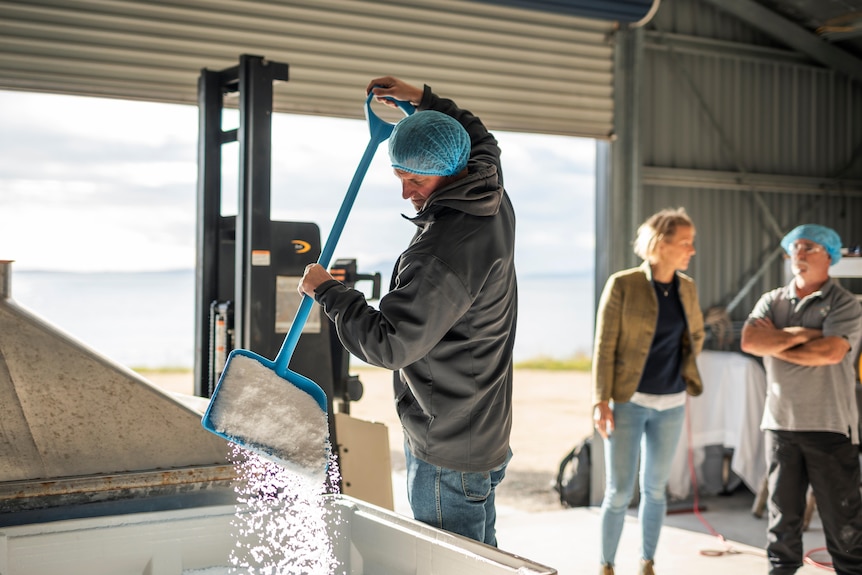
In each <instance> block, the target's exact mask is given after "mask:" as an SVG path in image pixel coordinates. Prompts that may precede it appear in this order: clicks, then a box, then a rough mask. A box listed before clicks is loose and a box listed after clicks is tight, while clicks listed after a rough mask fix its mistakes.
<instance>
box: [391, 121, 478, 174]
mask: <svg viewBox="0 0 862 575" xmlns="http://www.w3.org/2000/svg"><path fill="white" fill-rule="evenodd" d="M469 157H470V136H469V134H467V130H465V129H464V126H462V125H461V124H460V123H459V122H458V121H457V120H456V119H455V118H453V117H451V116H448V115H446V114H444V113H443V112H438V111H436V110H423V111H421V112H416V113H415V114H412V115H410V116H407V117H406V118H403V119H402V120H401V121H400V122H398V124H396V125H395V129H394V130H393V131H392V136H390V138H389V158H390V160H391V161H392V167H393V168H397V169H399V170H404V171H405V172H411V173H413V174H420V175H423V176H453V175H455V174H457V173H458V172H460V171H461V170H463V169H464V167H465V166H466V165H467V160H468V159H469Z"/></svg>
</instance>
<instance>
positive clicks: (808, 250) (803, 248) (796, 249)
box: [787, 243, 823, 255]
mask: <svg viewBox="0 0 862 575" xmlns="http://www.w3.org/2000/svg"><path fill="white" fill-rule="evenodd" d="M822 251H823V246H821V245H819V244H798V243H797V244H790V245H789V246H787V253H789V254H791V255H796V254H805V255H809V254H816V253H819V252H822Z"/></svg>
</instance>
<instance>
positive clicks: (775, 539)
mask: <svg viewBox="0 0 862 575" xmlns="http://www.w3.org/2000/svg"><path fill="white" fill-rule="evenodd" d="M766 453H767V459H768V466H769V503H768V506H767V508H768V510H769V531H768V532H767V537H766V552H767V554H768V556H769V573H770V574H771V575H790V574H791V573H795V572H796V570H797V569H799V568H800V567H801V566H802V560H803V554H802V519H803V515H804V513H805V496H806V492H807V491H808V485H809V483H810V484H811V487H812V489H813V491H814V497H815V499H816V500H817V510H818V512H819V513H820V519H821V521H822V523H823V531H824V534H825V535H826V548H827V550H828V551H829V554H830V555H831V556H832V565H833V567H834V568H835V572H836V573H838V575H862V496H860V491H859V488H860V470H859V446H858V445H853V444H852V443H850V438H849V437H846V436H844V435H841V434H840V433H828V432H811V431H806V432H801V431H767V432H766Z"/></svg>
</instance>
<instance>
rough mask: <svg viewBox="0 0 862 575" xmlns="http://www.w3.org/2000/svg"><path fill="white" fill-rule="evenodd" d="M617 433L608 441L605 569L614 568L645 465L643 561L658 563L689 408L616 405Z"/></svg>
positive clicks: (603, 521) (603, 515)
mask: <svg viewBox="0 0 862 575" xmlns="http://www.w3.org/2000/svg"><path fill="white" fill-rule="evenodd" d="M613 411H614V425H615V428H614V431H613V433H611V435H610V437H609V438H608V439H606V440H605V442H604V447H605V476H606V481H605V497H604V500H603V501H602V511H601V526H602V557H601V559H602V565H613V564H614V558H615V557H616V554H617V547H618V546H619V543H620V536H621V535H622V532H623V524H624V523H625V519H626V509H628V506H629V504H630V503H631V499H632V496H633V494H634V486H635V473H636V471H637V469H638V455H640V456H641V465H640V507H639V509H638V520H639V522H640V528H641V557H642V558H643V559H648V560H649V559H654V557H655V550H656V547H657V546H658V536H659V532H660V531H661V527H662V524H663V523H664V517H665V512H666V511H667V499H666V492H667V482H668V479H669V477H670V466H671V462H672V461H673V455H674V452H675V451H676V446H677V443H678V442H679V436H680V433H681V431H682V424H683V421H684V420H685V406H684V405H681V406H679V407H674V408H672V409H667V410H664V411H658V410H656V409H651V408H649V407H644V406H642V405H637V404H634V403H631V402H627V403H615V404H614V406H613Z"/></svg>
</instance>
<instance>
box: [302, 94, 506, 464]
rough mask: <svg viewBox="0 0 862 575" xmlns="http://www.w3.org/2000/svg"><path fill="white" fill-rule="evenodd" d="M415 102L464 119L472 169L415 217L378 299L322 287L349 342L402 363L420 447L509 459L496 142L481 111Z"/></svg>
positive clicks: (428, 455) (410, 438) (404, 403)
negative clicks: (413, 228)
mask: <svg viewBox="0 0 862 575" xmlns="http://www.w3.org/2000/svg"><path fill="white" fill-rule="evenodd" d="M418 109H420V110H425V109H431V110H438V111H440V112H443V113H446V114H448V115H450V116H452V117H453V118H455V119H456V120H458V121H459V122H460V123H461V124H462V125H463V126H464V127H465V128H466V129H467V132H468V133H469V134H470V140H471V151H470V161H469V163H468V171H469V175H468V176H467V177H466V178H463V179H461V180H458V181H456V182H454V183H452V184H450V185H449V186H446V187H444V188H441V189H440V190H437V191H436V192H434V193H433V194H432V195H431V196H430V197H429V198H428V201H427V202H426V204H425V206H424V207H423V208H422V210H421V211H420V212H419V213H418V214H417V215H416V216H415V217H414V218H409V219H410V220H411V221H412V222H413V223H414V224H415V225H416V226H417V230H416V234H415V236H414V237H413V239H412V240H411V242H410V245H409V246H408V247H407V249H406V250H405V251H404V252H403V253H402V254H401V256H400V257H399V258H398V261H397V262H396V264H395V269H394V271H393V275H392V280H391V283H390V290H389V292H388V293H387V294H386V295H385V296H384V297H383V298H382V299H381V300H380V305H379V309H375V308H374V307H372V306H370V305H368V303H367V302H366V301H365V297H364V296H363V294H362V293H361V292H359V291H356V290H352V289H349V288H347V287H345V286H344V285H343V284H341V283H339V282H336V281H328V282H325V283H324V284H322V285H321V286H319V287H318V289H317V291H316V293H315V298H316V299H317V301H318V303H320V304H321V305H322V306H323V309H324V311H325V313H326V315H327V316H329V318H330V319H331V320H332V321H333V322H334V323H335V327H336V330H337V333H338V337H339V339H340V340H341V342H342V344H343V345H344V347H345V348H346V349H347V350H348V351H350V353H352V354H353V355H355V356H356V357H358V358H360V359H362V360H363V361H365V362H367V363H370V364H372V365H376V366H380V367H385V368H388V369H392V370H395V378H394V379H395V385H394V388H395V401H396V406H397V410H398V415H399V417H400V419H401V424H402V426H403V428H404V434H405V437H406V439H407V444H408V446H409V448H410V449H411V451H412V453H413V454H414V455H415V456H416V457H417V458H419V459H422V460H423V461H426V462H428V463H430V464H432V465H438V466H441V467H446V468H448V469H454V470H458V471H490V470H491V469H494V468H495V467H498V466H499V465H502V464H503V463H504V462H505V460H506V457H507V454H508V450H509V433H510V431H511V427H512V348H513V345H514V341H515V324H516V320H517V282H516V278H515V264H514V251H515V214H514V210H513V209H512V204H511V202H510V201H509V198H508V195H507V194H506V192H505V190H504V189H503V178H502V172H501V170H500V149H499V147H498V146H497V141H496V139H494V137H493V136H492V135H491V134H490V133H489V132H488V131H487V130H486V129H485V127H484V125H483V124H482V122H481V121H480V120H479V119H478V118H476V117H475V116H474V115H473V114H471V113H470V112H468V111H466V110H462V109H460V108H458V107H457V106H456V105H455V103H454V102H452V101H451V100H446V99H442V98H439V97H437V96H436V95H435V94H433V93H432V92H431V90H430V89H429V88H428V86H425V93H424V95H423V98H422V102H421V103H420V105H419V107H418Z"/></svg>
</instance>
